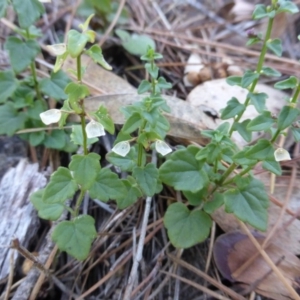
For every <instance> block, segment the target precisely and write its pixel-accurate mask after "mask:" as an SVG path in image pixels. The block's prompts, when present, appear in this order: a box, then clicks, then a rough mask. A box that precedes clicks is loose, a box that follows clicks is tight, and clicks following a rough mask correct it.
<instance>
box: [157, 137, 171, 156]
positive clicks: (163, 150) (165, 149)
mask: <svg viewBox="0 0 300 300" xmlns="http://www.w3.org/2000/svg"><path fill="white" fill-rule="evenodd" d="M155 149H156V151H157V152H158V153H160V154H161V155H163V156H165V155H167V154H169V153H170V152H172V149H171V148H170V146H169V145H168V144H167V143H165V142H164V141H161V140H157V141H156V142H155Z"/></svg>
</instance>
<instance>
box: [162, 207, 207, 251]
mask: <svg viewBox="0 0 300 300" xmlns="http://www.w3.org/2000/svg"><path fill="white" fill-rule="evenodd" d="M164 224H165V227H166V228H167V230H168V236H169V239H170V241H171V243H172V244H173V246H174V247H176V248H184V249H186V248H189V247H192V246H194V245H196V244H198V243H200V242H203V241H204V240H205V239H206V238H207V237H208V235H209V232H210V227H211V224H212V221H211V218H210V217H209V215H208V214H206V213H205V212H203V211H200V210H195V211H190V210H189V209H188V208H187V207H186V206H185V205H184V204H183V203H174V204H171V205H170V206H169V207H168V209H167V211H166V214H165V216H164Z"/></svg>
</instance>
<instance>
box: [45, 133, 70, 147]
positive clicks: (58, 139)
mask: <svg viewBox="0 0 300 300" xmlns="http://www.w3.org/2000/svg"><path fill="white" fill-rule="evenodd" d="M44 145H45V147H46V148H49V149H57V150H62V149H63V148H64V147H65V145H66V133H65V131H64V130H52V131H51V132H50V133H49V134H46V137H45V141H44Z"/></svg>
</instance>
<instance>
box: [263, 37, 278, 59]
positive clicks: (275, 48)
mask: <svg viewBox="0 0 300 300" xmlns="http://www.w3.org/2000/svg"><path fill="white" fill-rule="evenodd" d="M266 46H267V48H268V49H270V50H271V51H272V52H273V53H274V54H275V55H277V56H279V57H280V56H281V55H282V44H281V40H280V39H274V40H271V41H267V43H266Z"/></svg>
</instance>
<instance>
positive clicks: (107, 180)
mask: <svg viewBox="0 0 300 300" xmlns="http://www.w3.org/2000/svg"><path fill="white" fill-rule="evenodd" d="M89 193H90V196H91V197H92V198H95V199H99V200H101V201H105V202H107V201H108V200H110V199H113V200H119V199H122V198H123V197H124V195H125V194H126V188H125V187H124V184H123V182H122V181H121V179H119V177H118V175H117V174H116V173H113V172H112V171H111V170H109V169H102V170H101V171H100V172H99V173H98V174H97V177H96V179H95V181H94V183H93V185H92V186H91V187H90V188H89Z"/></svg>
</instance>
